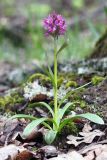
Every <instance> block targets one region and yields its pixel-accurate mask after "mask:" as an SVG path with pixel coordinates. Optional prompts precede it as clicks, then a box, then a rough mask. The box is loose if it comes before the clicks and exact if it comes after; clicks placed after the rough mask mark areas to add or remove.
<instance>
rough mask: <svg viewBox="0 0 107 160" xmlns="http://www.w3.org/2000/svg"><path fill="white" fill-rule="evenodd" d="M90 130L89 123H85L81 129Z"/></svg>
mask: <svg viewBox="0 0 107 160" xmlns="http://www.w3.org/2000/svg"><path fill="white" fill-rule="evenodd" d="M91 130H92V127H91V126H90V124H89V123H86V124H85V125H84V127H83V129H82V131H83V132H90V131H91Z"/></svg>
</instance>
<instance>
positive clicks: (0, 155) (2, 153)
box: [0, 145, 26, 160]
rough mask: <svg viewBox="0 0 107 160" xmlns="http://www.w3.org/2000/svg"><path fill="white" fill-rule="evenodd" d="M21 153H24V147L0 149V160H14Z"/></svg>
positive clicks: (10, 146)
mask: <svg viewBox="0 0 107 160" xmlns="http://www.w3.org/2000/svg"><path fill="white" fill-rule="evenodd" d="M23 151H26V149H25V148H24V147H18V146H15V145H9V146H6V147H3V148H0V160H15V158H16V156H17V155H18V154H19V153H21V152H23Z"/></svg>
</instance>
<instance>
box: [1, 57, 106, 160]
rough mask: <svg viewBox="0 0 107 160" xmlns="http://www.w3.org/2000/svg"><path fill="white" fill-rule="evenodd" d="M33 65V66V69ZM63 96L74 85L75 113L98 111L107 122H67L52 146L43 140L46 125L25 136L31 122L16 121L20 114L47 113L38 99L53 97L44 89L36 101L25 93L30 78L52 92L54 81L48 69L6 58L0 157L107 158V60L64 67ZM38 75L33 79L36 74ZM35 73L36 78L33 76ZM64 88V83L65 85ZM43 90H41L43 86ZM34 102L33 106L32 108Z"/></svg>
mask: <svg viewBox="0 0 107 160" xmlns="http://www.w3.org/2000/svg"><path fill="white" fill-rule="evenodd" d="M29 68H30V69H29ZM58 70H59V74H58V76H59V78H58V81H59V83H58V84H59V88H60V92H59V97H62V93H63V94H64V93H66V91H68V89H70V90H73V89H75V88H77V87H80V86H82V85H84V84H88V85H87V86H86V87H83V88H82V89H80V90H77V91H75V92H73V94H72V95H70V97H69V98H68V100H67V101H70V102H73V106H72V107H71V108H70V110H69V111H73V112H75V113H76V114H77V113H86V112H91V113H96V114H98V115H100V116H101V117H102V118H103V119H104V121H105V124H104V125H97V124H94V123H91V122H89V121H87V120H78V121H75V122H74V123H72V124H69V125H67V126H65V128H64V129H63V130H62V132H61V133H60V134H59V135H58V138H57V139H56V141H55V142H54V143H53V144H52V145H47V144H46V143H45V142H44V141H43V136H44V134H45V130H44V127H43V126H39V128H36V129H35V131H34V133H33V134H31V135H30V136H29V137H27V138H26V139H23V137H22V132H23V130H24V128H25V126H26V125H27V124H28V123H29V121H28V120H25V119H24V118H23V119H20V120H17V119H14V120H10V119H9V118H10V117H11V115H14V114H16V113H23V114H30V115H33V116H35V117H47V116H48V114H49V113H47V110H46V109H44V108H40V107H39V106H36V107H35V105H34V104H35V102H40V101H44V102H48V103H49V104H50V103H52V101H53V97H51V98H50V97H48V95H47V93H46V94H45V95H42V91H41V93H40V92H39V94H38V95H37V94H36V95H33V98H32V100H31V101H28V100H26V98H25V97H24V91H25V90H24V87H25V86H26V85H27V84H28V82H29V80H30V82H34V81H35V82H38V87H39V88H40V87H41V86H43V87H45V88H46V89H47V91H48V92H51V88H52V86H51V83H50V82H49V79H47V77H46V75H44V73H43V71H42V70H41V69H40V68H38V67H37V66H36V65H35V64H26V65H22V66H20V67H19V66H16V65H15V64H12V63H9V62H4V61H2V62H0V112H1V113H0V160H48V159H50V160H65V159H66V160H94V159H96V160H104V159H105V160H106V159H107V139H106V138H107V123H106V122H107V108H106V107H107V58H102V59H100V60H98V59H92V60H86V61H80V62H73V63H71V62H66V63H65V64H59V65H58ZM32 75H33V77H32ZM29 77H30V78H29ZM61 86H63V87H61ZM37 90H38V88H37ZM31 105H33V108H31V107H30V106H31Z"/></svg>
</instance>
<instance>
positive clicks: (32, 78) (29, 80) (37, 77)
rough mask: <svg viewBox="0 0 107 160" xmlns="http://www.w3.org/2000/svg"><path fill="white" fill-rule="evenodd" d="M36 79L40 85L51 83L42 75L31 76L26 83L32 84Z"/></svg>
mask: <svg viewBox="0 0 107 160" xmlns="http://www.w3.org/2000/svg"><path fill="white" fill-rule="evenodd" d="M37 79H38V80H40V82H41V84H42V85H46V84H48V83H51V80H50V78H49V77H48V76H46V75H44V74H41V73H36V74H33V75H32V76H30V78H29V79H28V81H27V82H33V81H35V80H37Z"/></svg>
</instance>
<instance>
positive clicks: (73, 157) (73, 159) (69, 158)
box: [49, 151, 85, 160]
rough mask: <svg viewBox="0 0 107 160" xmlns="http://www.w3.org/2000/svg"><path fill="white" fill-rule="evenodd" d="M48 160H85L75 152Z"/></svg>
mask: <svg viewBox="0 0 107 160" xmlns="http://www.w3.org/2000/svg"><path fill="white" fill-rule="evenodd" d="M49 160H85V159H84V158H83V156H82V155H80V154H79V153H78V152H76V151H72V152H68V153H67V154H60V155H58V157H54V158H50V159H49Z"/></svg>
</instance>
